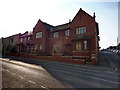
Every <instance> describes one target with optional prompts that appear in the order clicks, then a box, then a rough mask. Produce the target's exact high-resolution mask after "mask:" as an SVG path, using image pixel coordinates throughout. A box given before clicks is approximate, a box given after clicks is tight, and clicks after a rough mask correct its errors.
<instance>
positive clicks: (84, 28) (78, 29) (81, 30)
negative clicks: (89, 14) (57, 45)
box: [76, 27, 86, 34]
mask: <svg viewBox="0 0 120 90" xmlns="http://www.w3.org/2000/svg"><path fill="white" fill-rule="evenodd" d="M83 33H86V27H81V28H76V34H83Z"/></svg>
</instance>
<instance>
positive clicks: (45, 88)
mask: <svg viewBox="0 0 120 90" xmlns="http://www.w3.org/2000/svg"><path fill="white" fill-rule="evenodd" d="M41 88H44V89H47V90H50V89H48V88H47V87H45V86H41Z"/></svg>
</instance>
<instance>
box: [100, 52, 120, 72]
mask: <svg viewBox="0 0 120 90" xmlns="http://www.w3.org/2000/svg"><path fill="white" fill-rule="evenodd" d="M98 58H99V60H98V65H100V66H105V67H110V68H113V69H118V70H119V69H120V55H118V54H116V53H113V52H110V51H99V54H98Z"/></svg>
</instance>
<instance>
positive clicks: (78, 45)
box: [76, 41, 81, 51]
mask: <svg viewBox="0 0 120 90" xmlns="http://www.w3.org/2000/svg"><path fill="white" fill-rule="evenodd" d="M76 50H78V51H80V50H81V42H80V41H78V42H76Z"/></svg>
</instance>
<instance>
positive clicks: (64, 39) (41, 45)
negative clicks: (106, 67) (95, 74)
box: [18, 8, 99, 65]
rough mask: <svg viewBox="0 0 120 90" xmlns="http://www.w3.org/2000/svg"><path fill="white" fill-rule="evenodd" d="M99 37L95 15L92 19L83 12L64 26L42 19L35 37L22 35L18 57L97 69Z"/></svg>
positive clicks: (34, 33) (27, 33)
mask: <svg viewBox="0 0 120 90" xmlns="http://www.w3.org/2000/svg"><path fill="white" fill-rule="evenodd" d="M98 35H99V28H98V23H97V22H96V21H95V13H94V15H93V16H91V15H89V14H88V13H86V12H85V11H83V10H82V9H81V8H80V10H79V11H78V13H77V14H76V16H75V17H74V18H73V20H72V21H70V22H69V23H65V24H62V25H58V26H53V25H50V24H47V23H45V22H43V21H41V20H40V19H39V20H38V22H37V24H36V25H35V27H34V28H33V32H32V33H29V32H28V31H27V32H25V33H23V34H20V37H19V44H18V53H19V55H20V56H23V57H28V58H37V59H42V60H53V61H60V62H69V63H80V64H92V65H96V62H97V51H98V50H99V36H98ZM45 56H48V57H45Z"/></svg>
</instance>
